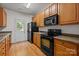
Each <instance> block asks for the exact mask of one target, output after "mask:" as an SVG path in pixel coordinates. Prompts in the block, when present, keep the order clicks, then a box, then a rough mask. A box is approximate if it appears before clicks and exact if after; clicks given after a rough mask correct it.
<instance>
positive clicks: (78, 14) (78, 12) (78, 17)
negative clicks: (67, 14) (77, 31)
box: [77, 4, 79, 23]
mask: <svg viewBox="0 0 79 59" xmlns="http://www.w3.org/2000/svg"><path fill="white" fill-rule="evenodd" d="M77 22H78V23H79V4H77Z"/></svg>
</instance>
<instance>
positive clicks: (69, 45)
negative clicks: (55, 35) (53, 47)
mask: <svg viewBox="0 0 79 59" xmlns="http://www.w3.org/2000/svg"><path fill="white" fill-rule="evenodd" d="M55 44H60V45H63V46H65V47H67V48H70V49H77V45H76V44H74V43H72V42H69V41H64V40H59V39H55Z"/></svg>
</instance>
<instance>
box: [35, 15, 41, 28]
mask: <svg viewBox="0 0 79 59" xmlns="http://www.w3.org/2000/svg"><path fill="white" fill-rule="evenodd" d="M39 16H40V15H39V14H37V15H36V24H37V26H38V27H39V23H40V22H39Z"/></svg>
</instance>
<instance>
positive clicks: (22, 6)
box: [0, 3, 49, 15]
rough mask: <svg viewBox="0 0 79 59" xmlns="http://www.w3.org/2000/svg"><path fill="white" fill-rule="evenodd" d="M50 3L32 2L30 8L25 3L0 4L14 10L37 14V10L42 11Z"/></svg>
mask: <svg viewBox="0 0 79 59" xmlns="http://www.w3.org/2000/svg"><path fill="white" fill-rule="evenodd" d="M26 4H27V3H26ZM48 4H49V3H31V5H30V8H26V7H25V3H2V4H0V5H1V6H2V7H4V8H7V9H10V10H14V11H17V12H21V13H25V14H29V15H35V14H36V13H37V12H39V11H41V10H42V9H43V8H44V7H46V6H47V5H48Z"/></svg>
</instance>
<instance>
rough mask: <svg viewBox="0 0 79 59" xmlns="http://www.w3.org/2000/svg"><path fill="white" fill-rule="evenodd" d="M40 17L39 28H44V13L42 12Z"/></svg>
mask: <svg viewBox="0 0 79 59" xmlns="http://www.w3.org/2000/svg"><path fill="white" fill-rule="evenodd" d="M39 15H40V17H39V27H43V26H44V11H42V12H40V14H39Z"/></svg>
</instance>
